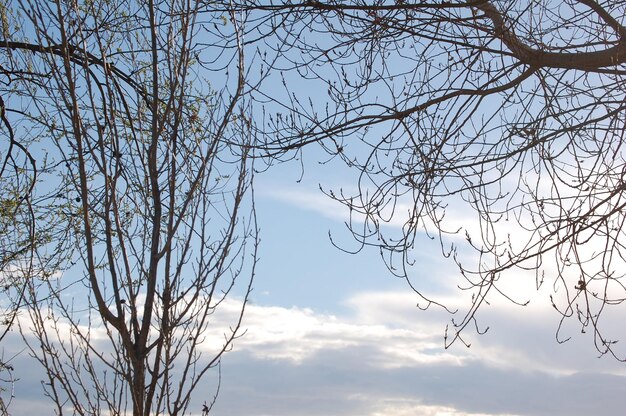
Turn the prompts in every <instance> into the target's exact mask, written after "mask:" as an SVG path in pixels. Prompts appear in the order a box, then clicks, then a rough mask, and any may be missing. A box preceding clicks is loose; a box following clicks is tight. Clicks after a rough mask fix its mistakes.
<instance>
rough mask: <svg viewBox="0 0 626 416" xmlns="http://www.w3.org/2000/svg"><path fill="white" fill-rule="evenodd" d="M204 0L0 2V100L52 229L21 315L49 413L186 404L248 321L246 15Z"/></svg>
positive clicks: (34, 205) (44, 223)
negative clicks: (225, 322)
mask: <svg viewBox="0 0 626 416" xmlns="http://www.w3.org/2000/svg"><path fill="white" fill-rule="evenodd" d="M209 6H210V4H205V3H204V2H195V1H184V0H183V1H176V0H175V1H170V2H166V3H158V2H154V1H152V0H147V1H135V0H90V1H84V2H78V1H62V0H57V1H50V2H40V1H29V0H17V1H15V2H13V3H11V4H9V5H4V6H3V9H2V17H3V19H2V25H3V39H2V40H1V41H0V49H1V51H2V55H1V58H0V59H1V62H0V72H1V73H2V75H4V76H5V77H6V79H5V80H3V81H4V84H3V86H2V89H1V91H0V94H1V95H2V98H3V99H4V102H5V103H6V111H3V113H2V115H3V118H4V114H7V116H10V117H11V119H12V123H11V124H12V133H11V137H10V140H11V141H10V143H11V145H13V144H15V145H16V146H18V147H19V148H20V149H21V150H22V152H23V154H22V156H24V157H23V158H24V160H26V161H27V162H29V163H30V164H31V165H32V166H31V171H30V172H31V179H30V182H29V185H28V186H31V185H30V184H35V186H34V189H31V191H32V192H31V193H30V194H29V197H28V198H29V199H28V202H29V203H28V204H27V206H28V207H30V208H29V212H30V215H31V220H32V221H31V223H32V224H35V225H33V227H31V228H32V230H33V231H32V232H31V235H30V236H29V241H31V242H32V241H33V240H35V241H37V240H38V239H39V238H43V239H44V241H42V243H41V244H37V245H36V246H35V247H34V248H35V250H31V252H32V253H34V254H33V255H32V259H31V264H32V265H33V267H31V269H22V270H21V272H22V273H21V276H22V277H23V279H24V280H23V281H22V282H23V284H22V285H21V287H24V288H25V290H26V293H25V299H26V301H27V304H28V314H27V315H25V316H22V317H20V318H19V323H20V327H21V330H22V333H23V336H24V339H25V341H26V342H27V344H28V345H29V347H30V351H31V353H32V355H33V356H34V357H35V358H36V359H37V360H38V361H39V362H40V363H41V364H42V365H43V367H44V369H45V372H46V377H47V380H46V382H45V383H43V386H44V389H45V394H46V395H47V396H48V397H50V398H51V399H52V400H53V403H54V404H55V413H56V414H65V413H70V414H90V415H92V414H103V413H109V414H129V413H131V412H132V414H133V415H149V414H165V413H167V414H172V415H176V414H184V413H185V412H186V411H187V410H188V406H189V404H190V400H191V394H192V392H193V391H194V390H195V389H196V388H197V387H198V386H199V383H200V381H201V380H202V379H203V377H204V376H205V375H206V374H207V372H209V370H210V369H212V368H214V367H216V366H218V365H219V362H220V358H221V356H222V354H223V353H224V352H225V351H227V350H228V349H229V348H231V346H232V343H233V340H234V339H235V338H236V337H237V336H238V335H239V327H240V323H241V318H242V314H243V311H244V308H245V304H246V301H247V299H248V295H249V293H250V290H251V284H252V279H253V276H254V265H255V263H256V248H257V244H258V240H257V227H256V219H255V212H254V205H253V202H252V199H251V197H249V196H251V191H252V190H251V186H252V177H253V175H252V162H251V160H252V158H251V153H250V151H248V150H245V149H249V148H250V146H249V145H248V146H246V147H243V149H244V150H243V151H241V150H240V149H242V147H239V146H231V145H229V144H228V143H232V142H237V143H239V144H241V143H248V144H249V143H250V142H251V140H252V138H251V129H250V121H249V118H247V117H246V114H247V111H248V109H247V108H246V102H245V100H244V99H243V97H244V93H245V90H244V88H245V84H244V75H245V66H244V62H245V61H244V47H243V40H242V39H241V34H242V29H241V19H242V16H241V15H240V14H238V13H237V12H236V11H231V12H227V13H226V12H224V13H223V12H221V11H218V10H212V9H210V7H209ZM214 25H215V26H217V25H219V27H220V30H221V31H222V32H223V35H220V36H223V37H224V38H225V39H226V38H227V39H229V42H231V41H232V44H230V45H231V47H229V48H224V47H223V46H220V45H223V44H222V43H220V42H221V37H212V36H214V34H212V33H209V32H208V31H207V30H206V26H211V27H212V26H214ZM216 45H217V46H216ZM3 110H4V108H3ZM14 157H15V156H13V153H11V151H10V152H9V154H8V156H5V158H8V159H11V158H14ZM29 157H30V159H29ZM5 160H6V159H5ZM35 168H36V169H37V175H38V177H37V181H36V182H35V181H34V179H32V173H33V169H35ZM22 188H23V187H22ZM21 192H23V189H20V191H19V193H21ZM16 193H18V192H17V191H16ZM18 197H19V196H16V197H14V198H13V199H10V200H9V202H11V201H15V200H16V198H18ZM0 202H1V201H0ZM9 202H7V203H9ZM1 214H2V216H3V218H4V217H5V216H4V213H1ZM41 230H45V233H43V231H41ZM31 246H32V244H31ZM29 247H30V246H29ZM49 258H54V259H55V261H56V262H55V263H54V264H53V265H51V264H48V263H46V261H45V259H49ZM235 293H236V294H237V295H238V297H237V301H236V304H237V305H239V309H238V312H237V313H236V314H235V315H234V316H231V317H230V318H231V319H232V320H231V321H230V322H231V325H230V326H227V327H226V328H220V327H212V326H211V325H210V324H211V323H212V321H215V316H216V315H215V313H216V311H218V308H219V307H220V305H223V304H224V302H225V300H226V298H227V296H228V295H232V294H235ZM230 309H231V310H232V308H230ZM210 331H215V332H216V333H215V332H214V333H211V332H210ZM216 337H217V339H218V340H220V341H219V342H218V343H217V344H215V342H212V343H209V342H208V340H210V339H214V338H216ZM211 345H213V348H211ZM204 393H205V394H204V397H207V394H206V391H205V392H204ZM210 405H211V403H208V404H207V405H206V409H207V410H208V409H209V407H210Z"/></svg>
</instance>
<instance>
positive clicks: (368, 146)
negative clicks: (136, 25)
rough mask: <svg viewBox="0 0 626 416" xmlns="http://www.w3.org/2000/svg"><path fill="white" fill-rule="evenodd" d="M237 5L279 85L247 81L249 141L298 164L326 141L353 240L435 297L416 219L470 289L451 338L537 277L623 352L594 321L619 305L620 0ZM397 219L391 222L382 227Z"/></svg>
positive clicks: (597, 336) (624, 71) (562, 306)
mask: <svg viewBox="0 0 626 416" xmlns="http://www.w3.org/2000/svg"><path fill="white" fill-rule="evenodd" d="M238 7H239V8H240V9H242V10H246V11H247V12H249V13H250V14H251V16H253V17H251V18H250V19H249V20H250V23H249V24H248V26H247V27H248V31H249V32H248V33H249V36H248V38H251V37H253V36H254V37H255V38H256V39H260V40H261V41H262V42H263V45H264V46H263V51H262V52H261V54H260V55H259V56H260V57H261V58H262V59H263V64H264V66H265V68H264V70H265V71H272V70H274V71H275V72H278V71H280V79H279V80H278V82H282V85H284V93H283V94H279V93H277V92H276V90H272V92H271V94H270V93H268V92H267V91H264V90H262V89H258V90H257V91H255V92H254V95H255V97H256V99H257V100H259V101H264V102H265V103H267V108H266V112H265V117H266V118H265V120H264V123H265V124H264V125H262V126H261V125H259V129H261V130H262V131H263V132H264V133H265V134H264V135H263V136H259V137H263V138H264V140H265V141H264V142H262V143H258V146H259V147H260V148H263V149H264V150H265V152H266V155H267V156H271V157H277V158H281V157H282V158H293V157H299V152H300V151H301V150H302V148H303V147H305V146H307V145H308V144H310V143H319V144H320V145H321V146H322V147H323V148H324V149H325V150H326V151H327V152H328V153H329V154H330V155H331V156H332V157H334V158H340V159H342V160H343V161H344V162H345V163H346V164H347V165H348V166H350V167H352V168H354V170H355V172H357V173H358V189H356V190H352V191H351V190H346V189H344V190H337V189H335V190H332V191H330V190H329V191H328V192H329V195H330V196H331V197H332V198H334V199H336V200H338V201H340V202H341V203H343V204H345V205H346V206H347V207H348V208H349V212H350V213H351V215H352V218H353V219H354V221H351V222H350V224H349V228H350V230H351V231H352V233H353V235H354V237H355V238H356V240H357V241H358V242H359V244H360V246H359V247H360V248H357V250H358V249H361V248H363V247H366V246H370V245H373V246H375V247H379V248H380V249H381V253H382V256H383V258H384V259H385V261H386V263H387V265H388V267H389V269H390V270H391V271H392V272H393V273H394V274H397V275H399V276H402V277H405V278H406V279H407V280H408V282H409V284H410V285H411V286H412V287H413V288H414V289H415V290H416V292H417V293H418V294H419V295H421V296H422V297H423V301H421V302H420V304H419V306H421V307H428V306H429V305H432V304H437V300H436V298H433V297H432V296H429V294H428V292H427V291H425V290H423V289H422V288H421V287H420V285H419V281H417V280H416V279H414V278H413V277H414V275H415V273H414V271H413V266H414V260H413V259H414V257H413V254H412V250H414V249H415V248H416V247H415V242H416V238H417V236H419V235H422V232H423V230H426V232H427V233H428V235H430V236H432V237H433V238H439V239H440V241H441V247H442V251H443V253H444V254H445V255H446V256H451V257H452V258H453V259H454V260H455V261H456V263H457V264H458V267H459V270H460V272H461V276H462V279H463V281H462V282H461V283H460V284H459V286H460V287H461V288H463V289H466V290H468V291H471V293H472V296H471V299H472V300H471V305H470V306H469V307H468V308H467V310H465V311H464V312H460V313H459V315H461V317H460V319H459V318H455V319H453V326H452V327H451V328H450V331H449V334H448V335H447V338H446V339H447V342H446V345H449V344H450V343H451V342H454V340H457V339H460V337H461V334H462V331H463V330H464V329H465V328H466V327H467V326H468V325H471V326H473V325H474V324H476V319H475V318H476V315H477V312H478V310H479V308H480V307H481V306H482V305H484V304H485V303H486V302H488V301H489V299H490V298H492V297H497V296H504V297H507V298H509V299H510V300H512V301H513V302H515V303H519V304H525V303H526V302H527V300H528V299H524V298H520V297H519V296H517V294H516V293H512V292H511V291H510V290H509V289H507V287H508V286H507V283H508V282H509V281H510V279H516V278H520V277H518V276H520V272H523V271H525V270H531V271H534V275H535V278H534V279H535V282H536V285H537V288H539V287H540V286H542V285H544V284H546V285H553V296H552V297H551V301H552V305H553V306H554V308H555V309H556V310H557V311H558V313H560V314H561V315H562V318H563V319H562V321H561V324H563V323H564V322H565V321H566V320H567V318H570V317H572V318H574V319H578V320H579V321H580V326H581V328H582V330H583V331H585V330H588V329H589V330H591V331H592V332H593V334H594V340H595V345H596V347H597V349H598V351H600V352H601V353H602V354H604V353H610V354H613V355H618V354H617V353H616V351H615V345H614V342H615V338H614V337H619V335H620V334H612V335H611V334H607V333H605V332H604V331H608V330H609V329H611V328H609V327H610V325H607V326H605V325H603V323H604V321H603V317H604V316H607V314H606V313H605V312H606V311H607V310H610V309H614V310H616V311H617V310H620V308H623V307H624V300H625V299H626V287H625V286H624V283H623V280H624V278H625V277H626V275H625V272H624V270H625V267H626V264H625V256H626V247H624V244H625V241H626V240H625V237H626V235H625V232H626V230H625V229H624V221H625V220H626V210H625V208H626V200H625V194H624V189H626V185H625V182H624V181H625V176H624V175H625V172H626V160H625V155H624V138H625V137H624V134H625V131H626V127H625V126H626V124H625V121H626V120H625V118H626V111H625V110H626V108H625V105H626V104H625V103H626V87H625V80H626V77H625V75H626V65H625V62H626V27H625V26H624V19H625V17H624V16H626V4H625V3H624V2H620V1H606V0H604V1H594V0H566V1H552V0H537V1H519V0H500V1H485V0H476V1H420V2H410V1H400V0H398V1H394V2H385V1H376V0H374V1H356V2H347V1H334V0H330V1H303V2H290V3H286V4H285V3H283V2H256V1H241V2H239V4H238ZM253 22H254V24H252V23H253ZM277 78H278V76H277ZM294 80H297V82H293V81H294ZM303 86H304V87H303ZM311 91H315V94H312V93H311ZM277 107H278V109H276V108H277ZM453 208H456V211H457V214H458V212H461V213H463V214H464V215H465V219H464V221H461V220H460V218H456V220H455V214H454V209H453ZM469 213H474V215H473V218H472V219H471V221H468V218H467V216H468V215H470V214H469ZM400 219H402V226H401V227H400V232H399V233H398V232H396V231H395V230H394V228H390V227H386V226H385V225H386V224H387V223H389V222H391V221H395V222H397V221H399V220H400ZM457 220H458V221H457ZM468 224H476V227H475V228H474V229H473V228H472V226H471V225H468ZM459 237H461V239H459ZM467 248H470V249H472V250H473V252H472V253H473V254H472V255H471V256H469V258H468V256H466V255H464V253H467V251H468V250H467ZM346 249H347V250H348V249H349V248H346ZM531 279H532V277H531ZM545 281H547V283H544V282H545ZM476 328H477V330H479V331H480V329H478V326H477V327H476ZM561 328H562V327H561V326H559V333H558V334H557V335H558V339H559V340H563V339H564V338H565V337H564V336H561V333H560V331H561ZM624 356H626V354H624V353H623V352H622V353H621V354H619V357H620V358H623V357H624Z"/></svg>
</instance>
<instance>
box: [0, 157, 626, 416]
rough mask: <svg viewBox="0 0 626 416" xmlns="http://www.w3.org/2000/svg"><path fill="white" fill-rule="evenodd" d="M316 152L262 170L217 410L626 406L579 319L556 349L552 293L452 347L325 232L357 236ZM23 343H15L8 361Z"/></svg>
mask: <svg viewBox="0 0 626 416" xmlns="http://www.w3.org/2000/svg"><path fill="white" fill-rule="evenodd" d="M310 162H311V160H309V163H308V164H307V171H306V173H305V175H304V177H303V179H302V181H301V182H300V183H298V182H297V179H298V177H299V176H300V175H299V174H300V172H299V168H298V165H297V164H296V163H289V164H285V165H279V166H277V167H275V169H272V170H271V171H270V172H269V173H266V174H262V175H259V176H258V177H257V179H258V182H257V186H256V196H257V209H258V214H259V222H260V224H261V238H262V247H261V254H260V263H259V268H258V274H257V277H256V281H255V284H254V292H253V294H252V302H251V303H250V305H249V307H248V309H247V314H246V318H245V320H244V327H245V329H246V331H247V332H246V334H245V336H244V337H242V338H241V339H239V340H238V341H237V342H236V343H235V346H234V349H233V351H232V352H230V353H228V354H227V355H226V356H225V357H224V359H223V363H222V369H221V370H222V384H221V390H220V396H219V399H218V401H217V404H216V405H215V408H214V410H215V411H214V414H217V415H249V416H264V415H267V416H269V415H275V416H282V415H284V416H287V415H290V416H317V415H320V416H321V415H338V416H348V415H349V416H360V415H363V416H383V415H389V416H405V415H442V416H443V415H447V416H460V415H588V414H592V413H595V414H599V413H602V414H618V413H620V412H621V410H622V409H623V408H624V406H626V378H625V377H626V367H625V365H624V364H622V363H618V362H616V361H615V360H614V359H611V358H609V357H603V358H600V359H598V358H597V353H596V351H595V350H594V348H593V344H592V339H591V338H590V337H589V336H588V335H584V334H580V331H579V330H578V328H577V327H575V326H572V327H567V328H566V332H567V335H571V336H573V339H572V340H571V341H570V342H568V343H566V344H562V345H559V344H558V343H557V342H556V341H555V336H554V334H555V330H556V327H557V324H558V316H557V315H556V313H555V312H554V311H553V310H552V309H551V307H550V304H549V301H548V294H547V292H543V291H542V292H539V293H538V294H536V295H534V296H533V297H532V302H531V304H530V305H529V306H527V307H525V308H522V307H516V306H513V305H511V304H510V303H507V302H505V301H498V300H497V299H495V300H494V301H493V302H492V303H491V305H490V306H489V307H486V308H484V309H483V310H482V312H481V315H480V316H481V323H484V324H485V325H487V324H488V325H489V326H490V330H489V332H488V333H487V334H486V335H483V336H477V335H475V334H473V333H471V332H468V334H467V339H468V340H469V341H471V343H472V346H471V348H466V347H465V346H463V345H462V344H460V343H457V344H455V345H454V346H453V347H452V348H450V349H447V350H446V349H444V348H443V334H444V329H445V325H446V324H447V323H448V322H449V320H450V316H449V315H448V314H446V313H444V312H443V311H442V310H440V309H434V308H433V309H430V310H428V311H420V310H419V309H418V308H416V302H417V296H416V295H415V294H414V293H412V292H411V291H410V290H409V288H408V286H407V285H406V283H405V282H403V281H402V280H400V279H398V278H395V277H392V276H390V275H389V273H388V272H387V271H386V269H385V267H384V265H383V263H382V261H381V260H380V258H379V256H378V254H377V253H376V251H375V250H371V251H365V252H363V253H360V254H357V255H348V254H346V253H343V252H341V251H340V250H338V249H336V248H334V247H332V245H331V244H330V241H329V239H328V231H329V230H330V231H332V233H333V235H334V236H337V237H338V238H343V239H344V241H345V242H346V243H347V242H349V239H348V234H347V233H346V232H345V231H344V229H343V224H342V221H343V220H344V219H345V215H346V212H345V210H344V208H343V207H341V206H339V205H337V204H334V203H333V202H332V201H330V200H329V199H328V198H327V197H326V196H324V195H323V194H322V193H321V192H320V191H319V189H318V183H319V182H323V183H326V184H328V185H329V186H336V187H340V186H347V185H346V184H345V183H342V181H344V180H345V176H343V172H342V171H341V169H340V168H332V167H328V165H318V164H316V163H310ZM342 236H343V237H342ZM420 241H421V240H420ZM418 252H419V255H418V258H419V262H418V266H416V267H415V270H414V278H415V281H417V282H421V283H423V287H424V288H427V289H430V290H431V293H436V294H438V295H439V296H440V298H441V299H442V300H445V301H446V302H447V303H448V304H449V305H452V306H454V305H458V306H459V307H462V305H463V304H464V301H466V299H463V297H462V296H459V291H458V290H456V289H455V286H454V285H455V284H456V282H457V276H456V273H455V268H454V267H453V266H452V264H451V262H450V261H449V260H444V259H443V258H442V257H441V255H440V252H439V249H438V247H437V244H436V243H434V242H430V243H429V240H428V239H426V238H425V239H424V240H423V246H422V247H419V250H418ZM237 308H238V300H237V299H230V300H229V301H228V303H227V304H226V305H225V313H224V315H223V316H221V317H217V318H216V320H215V321H214V322H213V325H214V327H215V328H216V329H215V331H214V332H213V336H214V337H215V339H209V340H207V349H210V348H211V345H212V341H215V343H216V344H219V340H220V337H221V333H220V331H219V327H220V325H228V324H229V320H228V311H229V310H231V311H232V312H233V313H235V312H236V311H237V310H238V309H237ZM619 318H620V317H614V319H615V322H614V326H615V327H616V328H619V325H620V322H619ZM17 351H19V346H18V345H17V342H16V341H15V339H13V340H11V339H9V340H8V342H7V343H6V344H5V357H6V356H10V355H13V354H14V353H15V352H17ZM13 362H14V365H15V366H16V368H19V369H20V372H19V374H18V376H19V378H20V380H19V381H18V382H17V383H16V385H15V395H16V398H15V400H14V402H13V403H12V407H11V409H12V410H13V412H14V414H15V415H23V414H45V413H46V412H48V411H49V409H50V408H49V404H48V402H46V401H45V399H44V398H43V397H42V396H41V387H40V384H39V381H38V372H37V369H36V368H35V367H33V366H34V363H33V362H32V360H29V359H28V357H27V354H26V352H22V353H21V354H20V355H18V356H17V358H16V359H15V360H14V361H13ZM31 369H32V370H31ZM215 381H216V374H213V375H209V377H207V382H206V385H204V386H203V388H201V389H199V390H198V391H197V392H196V398H195V405H194V408H193V409H192V410H196V409H197V411H198V413H199V409H200V404H201V403H202V402H203V401H204V400H208V399H209V398H210V397H211V396H212V395H213V392H214V387H215ZM42 412H43V413H42Z"/></svg>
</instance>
